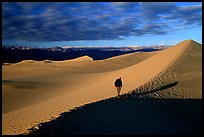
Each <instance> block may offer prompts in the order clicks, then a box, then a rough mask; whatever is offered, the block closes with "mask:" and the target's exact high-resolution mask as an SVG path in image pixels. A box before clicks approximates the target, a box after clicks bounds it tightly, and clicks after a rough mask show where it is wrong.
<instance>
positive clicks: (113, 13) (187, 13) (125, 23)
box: [2, 2, 202, 47]
mask: <svg viewBox="0 0 204 137" xmlns="http://www.w3.org/2000/svg"><path fill="white" fill-rule="evenodd" d="M186 39H193V40H195V41H197V42H199V43H201V44H202V3H201V2H3V3H2V44H3V45H22V46H31V47H54V46H151V45H174V44H177V43H178V42H181V41H183V40H186Z"/></svg>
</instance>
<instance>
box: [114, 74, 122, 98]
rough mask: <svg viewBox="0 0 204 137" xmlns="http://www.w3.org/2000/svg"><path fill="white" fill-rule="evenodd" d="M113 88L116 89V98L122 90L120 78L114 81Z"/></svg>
mask: <svg viewBox="0 0 204 137" xmlns="http://www.w3.org/2000/svg"><path fill="white" fill-rule="evenodd" d="M115 87H116V88H117V93H118V96H119V95H120V91H121V88H122V80H121V77H120V78H118V79H116V80H115Z"/></svg>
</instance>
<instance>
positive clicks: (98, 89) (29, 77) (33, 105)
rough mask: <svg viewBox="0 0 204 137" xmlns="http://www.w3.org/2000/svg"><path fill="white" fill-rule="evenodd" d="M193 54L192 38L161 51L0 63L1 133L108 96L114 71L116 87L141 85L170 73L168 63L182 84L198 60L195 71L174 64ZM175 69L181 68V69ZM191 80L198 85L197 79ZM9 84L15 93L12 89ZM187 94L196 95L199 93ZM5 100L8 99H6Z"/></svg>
mask: <svg viewBox="0 0 204 137" xmlns="http://www.w3.org/2000/svg"><path fill="white" fill-rule="evenodd" d="M199 54H200V49H199V48H198V45H197V44H196V43H195V42H193V41H192V40H186V41H183V42H181V43H179V44H177V45H176V46H174V47H170V48H168V49H165V50H162V51H157V52H152V53H139V54H138V53H134V54H130V55H122V56H118V57H113V58H110V59H106V60H100V61H88V62H87V61H80V62H77V61H72V62H69V63H68V62H64V63H61V64H60V65H59V63H58V64H57V63H48V64H45V63H44V64H42V63H41V64H40V63H38V64H35V65H33V63H30V64H29V63H28V64H29V65H26V66H25V65H20V64H18V65H15V66H14V65H6V66H3V73H2V74H3V83H2V85H3V116H2V120H3V121H2V130H3V134H20V133H23V132H26V131H27V129H29V128H31V127H33V126H36V125H37V124H38V123H40V122H45V121H49V120H50V119H53V118H55V117H58V116H59V114H60V113H62V112H64V111H67V110H69V109H72V108H74V107H77V106H81V105H84V104H87V103H91V102H96V101H98V100H102V99H106V98H110V97H114V96H115V95H116V89H115V87H114V86H113V83H114V81H115V79H116V78H118V77H122V80H123V85H124V86H123V89H122V93H127V92H129V91H132V90H134V89H140V88H143V87H145V84H146V83H149V82H150V81H152V80H154V79H155V78H156V77H158V76H160V75H162V74H163V73H164V72H166V71H170V73H171V72H172V71H171V70H172V68H173V69H175V72H172V73H173V74H174V75H175V73H177V74H178V77H181V79H182V78H183V75H186V77H185V78H184V79H183V83H182V82H179V84H178V85H180V86H182V85H185V81H188V82H191V81H189V80H195V79H196V80H197V82H198V83H199V82H200V73H201V72H200V69H199V67H200V64H199V63H200V62H199V61H198V62H197V64H198V70H196V71H197V72H196V75H195V76H192V73H190V72H193V71H194V67H193V68H192V70H190V71H189V73H185V72H183V71H186V70H188V66H187V67H186V68H184V69H183V70H180V68H177V66H182V63H185V61H184V62H183V60H186V59H185V57H187V56H189V57H187V58H190V59H191V58H199V59H200V56H201V55H199ZM191 56H192V57H191ZM137 57H138V58H137ZM187 60H188V59H187ZM192 60H194V59H192ZM31 64H32V65H31ZM118 64H122V65H118ZM197 64H196V65H197ZM109 65H111V67H109ZM189 65H191V64H189ZM192 66H193V65H192ZM180 71H182V72H183V73H182V74H181V75H179V74H180ZM165 75H166V76H169V75H170V74H168V75H167V73H166V74H165ZM174 75H172V76H174ZM190 77H193V78H192V79H191V78H190ZM160 78H161V77H160ZM162 78H163V77H162ZM169 78H170V79H171V77H169ZM187 78H188V79H187ZM177 80H179V79H177ZM173 81H174V80H173ZM197 86H200V83H199V84H198V85H197ZM138 87H140V88H138ZM189 88H192V89H193V88H194V87H193V86H192V87H189ZM14 89H15V90H16V91H15V92H17V93H13V92H12V90H14ZM196 90H197V89H196ZM198 90H201V89H199V88H198ZM184 91H186V90H184ZM198 92H200V91H198ZM162 94H163V93H162ZM165 94H166V93H165ZM168 94H170V96H169V97H178V96H179V97H183V96H184V95H183V94H185V92H183V93H182V95H183V96H181V95H176V96H173V94H172V93H170V91H169V93H168ZM168 94H167V95H168ZM174 94H177V92H174ZM191 94H192V91H189V92H188V96H190V95H191ZM164 97H166V98H168V96H164ZM191 97H193V98H194V97H195V98H197V97H200V93H196V94H195V95H192V96H191ZM23 98H24V99H23ZM11 99H13V100H14V101H13V102H12V101H11ZM8 100H9V101H11V102H12V103H10V104H9V103H8ZM20 100H21V101H20ZM15 101H17V102H19V104H20V105H19V106H18V105H17V103H16V105H14V104H15ZM6 108H7V109H6Z"/></svg>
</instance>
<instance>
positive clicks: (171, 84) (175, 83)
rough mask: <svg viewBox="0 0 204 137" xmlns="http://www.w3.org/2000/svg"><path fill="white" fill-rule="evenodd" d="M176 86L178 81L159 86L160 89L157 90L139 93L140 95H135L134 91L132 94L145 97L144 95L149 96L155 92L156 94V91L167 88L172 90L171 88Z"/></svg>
mask: <svg viewBox="0 0 204 137" xmlns="http://www.w3.org/2000/svg"><path fill="white" fill-rule="evenodd" d="M177 84H178V81H176V82H173V83H170V84H166V85H164V86H161V87H159V88H157V89H153V90H150V91H149V92H141V93H137V92H136V91H133V92H134V94H135V95H136V96H140V95H146V94H151V93H155V92H158V91H162V90H165V89H168V88H172V87H174V86H176V85H177Z"/></svg>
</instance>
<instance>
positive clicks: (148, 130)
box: [29, 82, 202, 135]
mask: <svg viewBox="0 0 204 137" xmlns="http://www.w3.org/2000/svg"><path fill="white" fill-rule="evenodd" d="M177 83H178V82H174V83H171V84H167V85H164V86H162V87H160V88H157V89H154V90H151V91H149V92H146V93H136V92H133V93H131V94H124V95H121V96H120V97H119V98H117V97H114V98H110V99H106V100H102V101H98V102H95V103H90V104H87V105H84V106H81V107H77V108H75V109H73V110H71V111H70V112H64V113H61V116H60V117H58V118H56V119H53V120H52V121H50V122H45V123H41V124H40V125H39V129H37V130H36V129H35V128H31V129H29V130H30V131H31V133H30V135H73V134H80V135H81V134H89V135H90V134H94V135H97V134H99V135H110V134H114V135H120V134H136V135H139V134H144V135H152V134H167V135H172V134H173V135H175V134H184V135H189V134H190V135H197V134H202V99H158V98H138V95H144V94H149V93H154V92H158V91H161V90H164V89H167V88H171V87H173V86H175V85H176V84H177Z"/></svg>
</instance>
